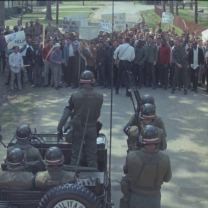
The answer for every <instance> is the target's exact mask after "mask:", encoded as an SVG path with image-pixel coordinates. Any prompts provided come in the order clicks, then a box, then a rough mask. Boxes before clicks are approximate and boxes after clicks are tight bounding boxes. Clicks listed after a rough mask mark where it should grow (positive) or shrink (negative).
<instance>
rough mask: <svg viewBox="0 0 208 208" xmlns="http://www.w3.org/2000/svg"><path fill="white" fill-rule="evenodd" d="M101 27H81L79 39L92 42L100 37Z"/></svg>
mask: <svg viewBox="0 0 208 208" xmlns="http://www.w3.org/2000/svg"><path fill="white" fill-rule="evenodd" d="M99 29H100V26H88V27H82V26H80V27H79V38H80V39H84V40H92V39H94V38H97V37H98V32H99Z"/></svg>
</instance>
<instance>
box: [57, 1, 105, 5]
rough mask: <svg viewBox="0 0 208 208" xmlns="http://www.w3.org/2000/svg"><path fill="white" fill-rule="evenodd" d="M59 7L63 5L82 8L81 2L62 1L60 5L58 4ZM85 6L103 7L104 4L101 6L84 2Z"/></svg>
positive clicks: (91, 2) (93, 2)
mask: <svg viewBox="0 0 208 208" xmlns="http://www.w3.org/2000/svg"><path fill="white" fill-rule="evenodd" d="M59 5H60V6H63V5H75V6H76V5H77V6H82V5H83V1H62V4H59ZM84 5H85V6H104V5H105V4H101V3H98V2H95V1H84Z"/></svg>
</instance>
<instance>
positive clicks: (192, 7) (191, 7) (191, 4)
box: [190, 0, 194, 10]
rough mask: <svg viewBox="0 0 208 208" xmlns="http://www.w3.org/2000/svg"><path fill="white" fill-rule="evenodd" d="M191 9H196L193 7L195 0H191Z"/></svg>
mask: <svg viewBox="0 0 208 208" xmlns="http://www.w3.org/2000/svg"><path fill="white" fill-rule="evenodd" d="M190 9H191V10H193V9H194V8H193V0H191V2H190Z"/></svg>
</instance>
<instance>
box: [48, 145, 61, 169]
mask: <svg viewBox="0 0 208 208" xmlns="http://www.w3.org/2000/svg"><path fill="white" fill-rule="evenodd" d="M45 162H46V164H47V165H62V164H63V163H64V155H63V153H62V151H61V149H59V148H58V147H49V148H48V149H47V150H46V153H45Z"/></svg>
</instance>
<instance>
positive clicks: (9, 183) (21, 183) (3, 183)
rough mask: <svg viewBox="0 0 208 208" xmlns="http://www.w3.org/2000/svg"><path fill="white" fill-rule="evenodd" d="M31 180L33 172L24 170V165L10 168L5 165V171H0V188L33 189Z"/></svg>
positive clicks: (32, 180) (32, 179)
mask: <svg viewBox="0 0 208 208" xmlns="http://www.w3.org/2000/svg"><path fill="white" fill-rule="evenodd" d="M33 182H34V176H33V174H32V173H29V172H25V167H24V166H19V167H16V168H11V167H10V166H9V165H7V171H1V172H0V190H4V189H8V190H22V191H29V190H32V189H33Z"/></svg>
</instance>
